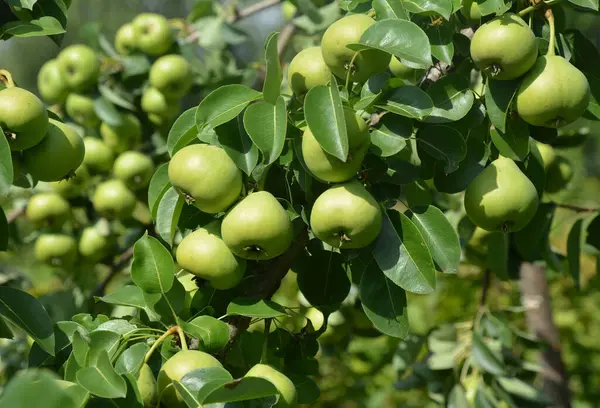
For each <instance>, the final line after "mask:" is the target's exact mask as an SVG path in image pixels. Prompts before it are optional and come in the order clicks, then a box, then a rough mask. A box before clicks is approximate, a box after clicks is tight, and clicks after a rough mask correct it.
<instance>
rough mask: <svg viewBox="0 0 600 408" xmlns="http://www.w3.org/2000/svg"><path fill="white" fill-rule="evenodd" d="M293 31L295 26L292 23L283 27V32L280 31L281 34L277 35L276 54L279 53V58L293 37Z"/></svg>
mask: <svg viewBox="0 0 600 408" xmlns="http://www.w3.org/2000/svg"><path fill="white" fill-rule="evenodd" d="M295 31H296V26H295V25H294V23H288V24H286V26H285V27H283V30H281V33H280V34H279V40H278V41H277V52H278V53H279V58H281V55H282V54H283V53H284V51H285V50H286V48H287V46H288V44H289V42H290V40H291V39H292V37H293V36H294V32H295Z"/></svg>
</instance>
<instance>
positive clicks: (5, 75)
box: [0, 69, 15, 88]
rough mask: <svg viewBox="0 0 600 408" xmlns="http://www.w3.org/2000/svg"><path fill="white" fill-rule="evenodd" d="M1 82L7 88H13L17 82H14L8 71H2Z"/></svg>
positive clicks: (0, 72) (0, 73)
mask: <svg viewBox="0 0 600 408" xmlns="http://www.w3.org/2000/svg"><path fill="white" fill-rule="evenodd" d="M0 82H2V83H3V84H4V85H5V86H6V87H7V88H12V87H14V86H15V81H13V77H12V75H11V74H10V72H8V70H6V69H0Z"/></svg>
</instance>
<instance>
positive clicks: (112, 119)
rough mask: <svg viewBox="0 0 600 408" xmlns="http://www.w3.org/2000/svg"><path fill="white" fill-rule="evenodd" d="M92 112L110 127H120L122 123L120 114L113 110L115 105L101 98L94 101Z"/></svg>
mask: <svg viewBox="0 0 600 408" xmlns="http://www.w3.org/2000/svg"><path fill="white" fill-rule="evenodd" d="M94 111H95V112H96V115H98V117H99V118H100V120H102V122H106V123H108V124H109V125H111V126H121V125H122V123H123V121H122V119H121V114H120V113H119V111H118V110H117V108H115V105H113V104H112V103H110V102H109V101H108V99H106V98H105V97H103V96H100V97H98V98H96V99H94Z"/></svg>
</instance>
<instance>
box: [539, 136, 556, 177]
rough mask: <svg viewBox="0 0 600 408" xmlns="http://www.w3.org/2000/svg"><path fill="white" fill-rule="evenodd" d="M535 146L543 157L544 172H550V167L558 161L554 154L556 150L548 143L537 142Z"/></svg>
mask: <svg viewBox="0 0 600 408" xmlns="http://www.w3.org/2000/svg"><path fill="white" fill-rule="evenodd" d="M535 145H536V147H537V149H538V151H539V152H540V155H541V156H542V162H543V164H544V170H546V173H547V172H548V167H550V165H551V164H552V162H554V160H555V159H556V153H554V148H552V146H550V145H549V144H546V143H540V142H535Z"/></svg>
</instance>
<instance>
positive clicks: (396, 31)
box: [349, 2, 433, 69]
mask: <svg viewBox="0 0 600 408" xmlns="http://www.w3.org/2000/svg"><path fill="white" fill-rule="evenodd" d="M403 4H404V6H405V7H406V5H408V4H409V3H408V2H403ZM359 42H360V44H362V45H366V46H368V47H369V48H376V49H379V50H383V51H385V52H389V53H390V54H393V55H395V56H396V57H398V58H400V59H401V60H402V62H403V63H405V64H406V65H408V66H410V67H412V68H424V69H426V68H429V67H430V66H431V65H432V64H433V62H432V60H431V45H430V44H429V39H428V38H427V34H425V32H424V31H423V30H422V29H421V28H420V27H419V26H418V25H416V24H415V23H413V22H411V21H408V20H397V19H387V20H381V21H377V22H376V23H375V24H373V25H372V26H371V27H369V28H368V29H367V30H366V31H365V32H364V33H363V35H362V37H361V38H360V41H359ZM349 48H352V47H349Z"/></svg>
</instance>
